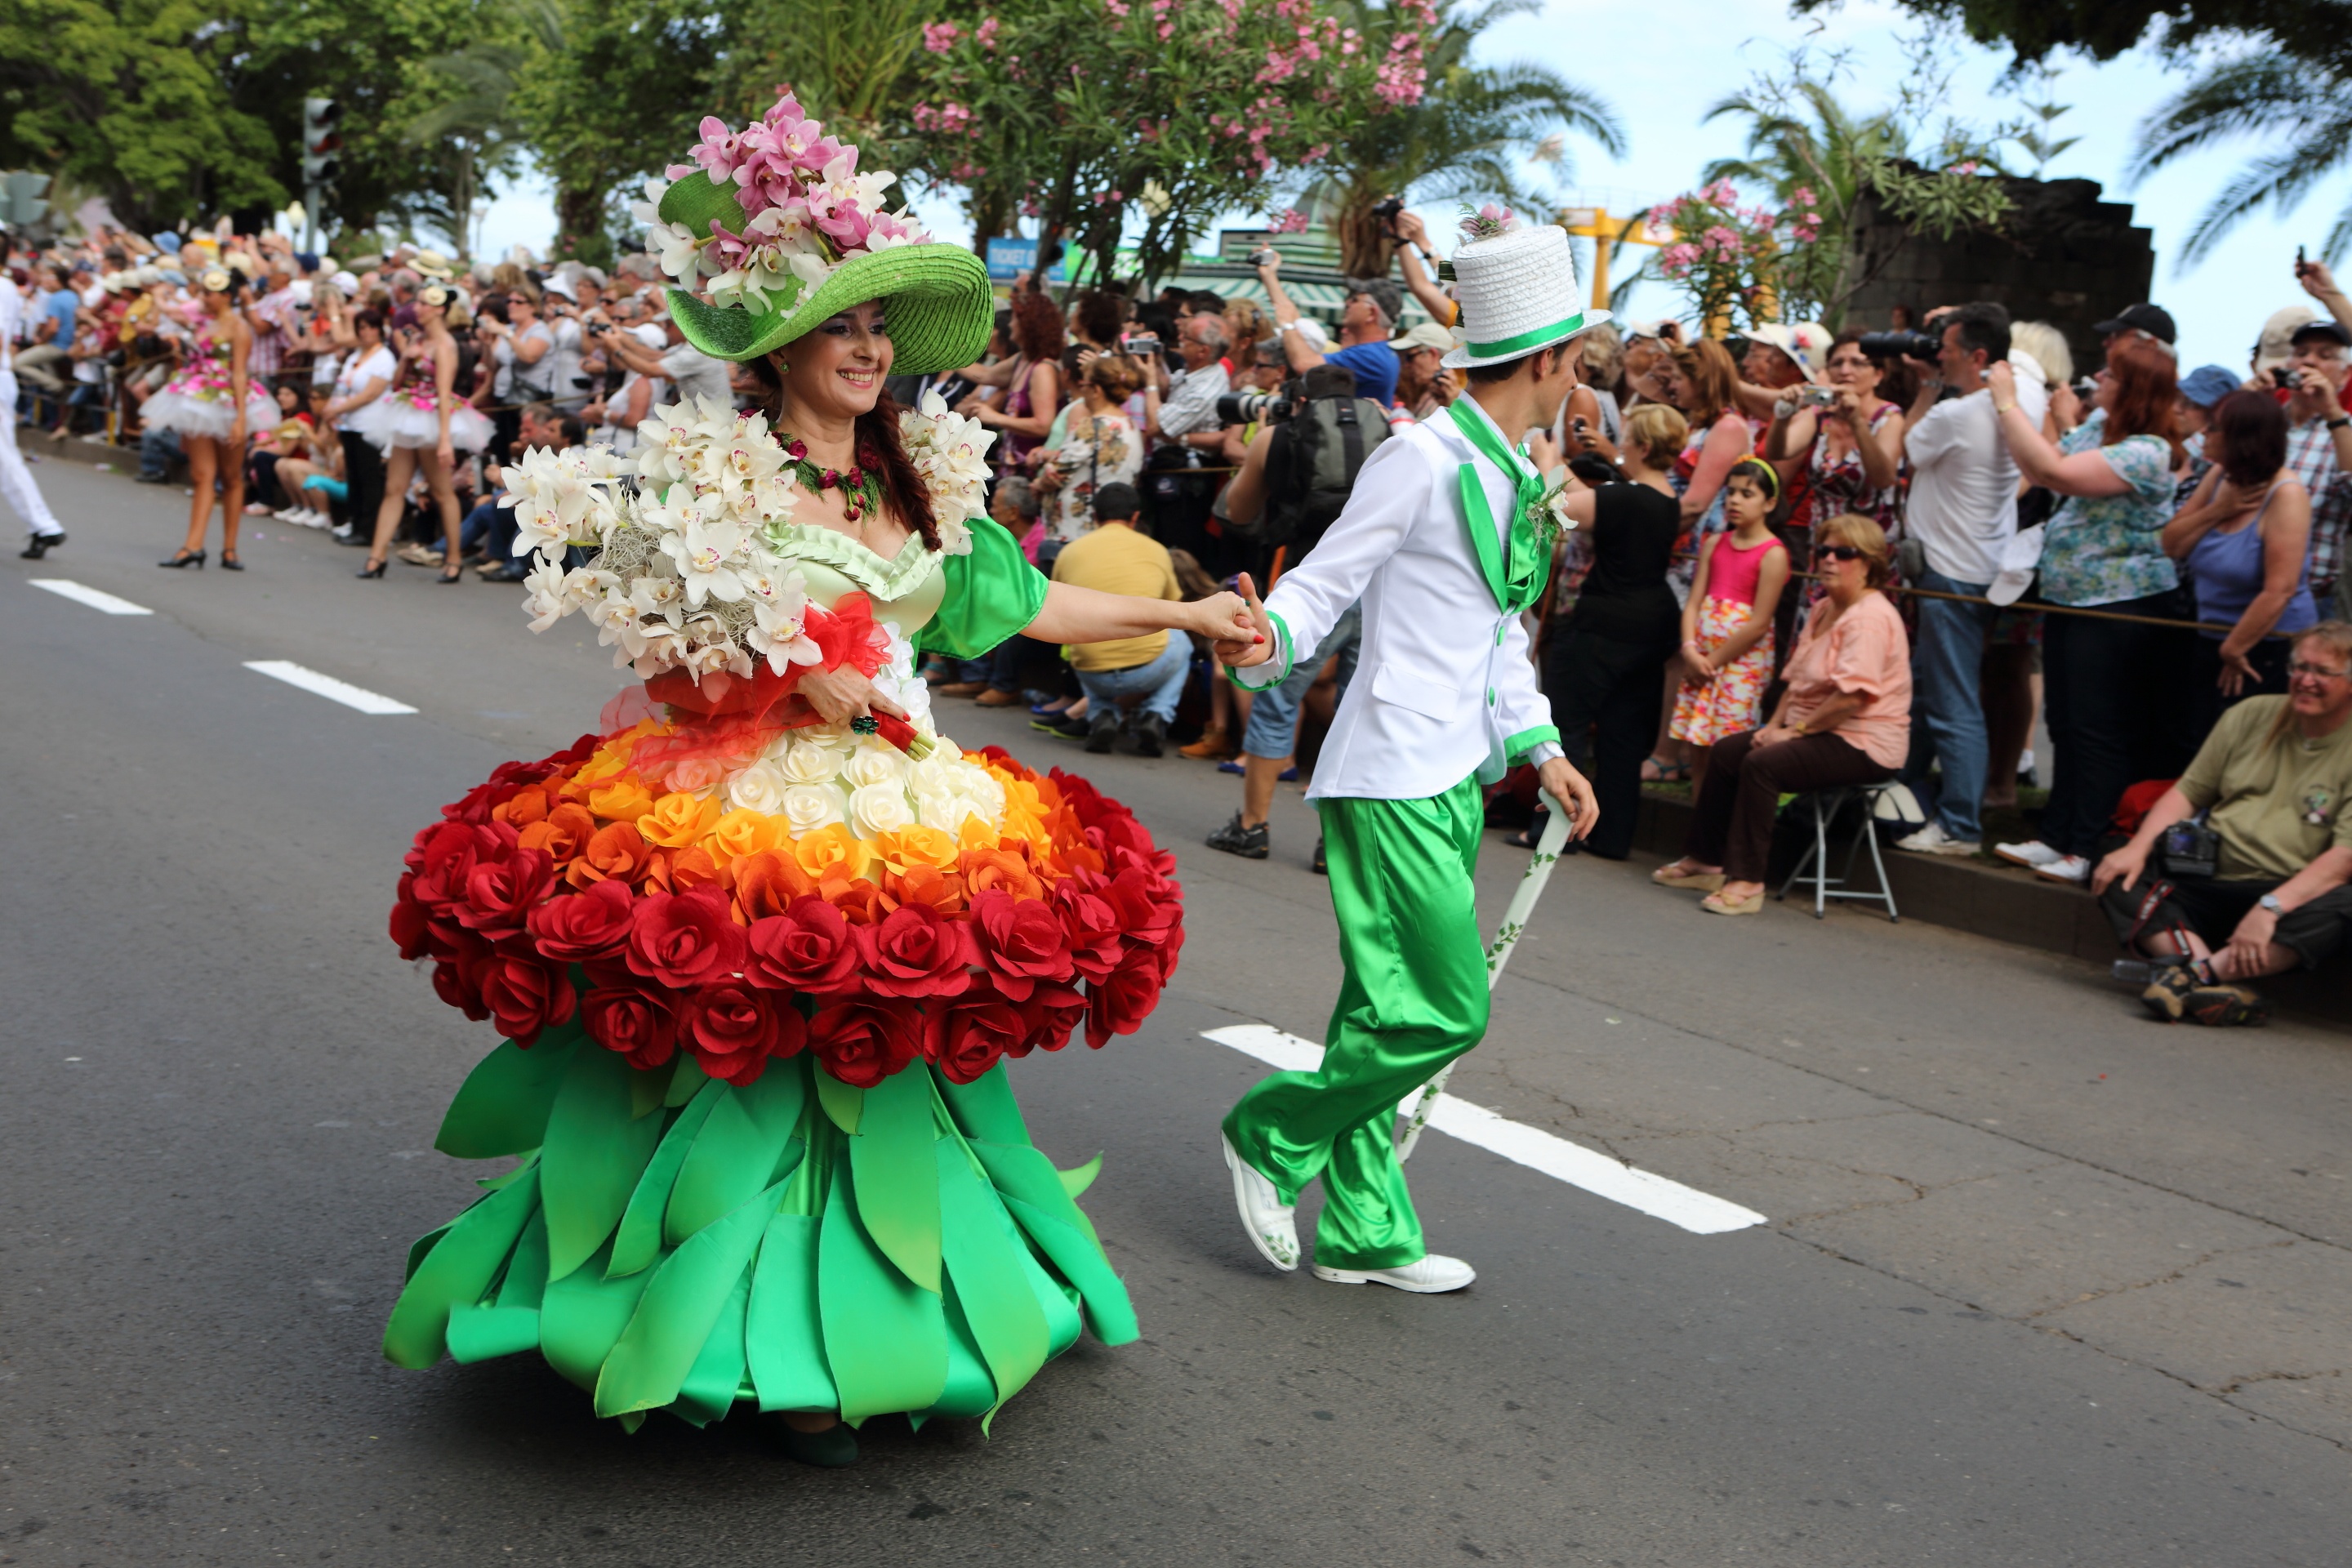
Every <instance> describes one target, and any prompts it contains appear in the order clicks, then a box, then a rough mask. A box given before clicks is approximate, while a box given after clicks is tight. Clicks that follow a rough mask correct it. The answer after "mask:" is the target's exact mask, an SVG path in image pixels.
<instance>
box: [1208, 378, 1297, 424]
mask: <svg viewBox="0 0 2352 1568" xmlns="http://www.w3.org/2000/svg"><path fill="white" fill-rule="evenodd" d="M1300 390H1301V389H1300V387H1299V384H1298V383H1297V382H1296V381H1292V382H1286V383H1285V384H1283V388H1282V390H1281V391H1280V392H1229V393H1227V394H1225V395H1224V396H1223V397H1220V398H1218V399H1217V423H1219V424H1220V425H1255V424H1259V423H1264V424H1268V425H1278V424H1280V423H1282V421H1284V420H1286V419H1287V418H1289V417H1290V416H1292V415H1293V414H1296V413H1297V411H1298V395H1299V392H1300Z"/></svg>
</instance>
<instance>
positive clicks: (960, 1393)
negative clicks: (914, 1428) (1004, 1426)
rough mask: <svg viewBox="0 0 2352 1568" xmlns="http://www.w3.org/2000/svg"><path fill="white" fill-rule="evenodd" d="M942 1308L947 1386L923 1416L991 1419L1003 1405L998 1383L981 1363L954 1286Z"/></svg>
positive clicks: (979, 1354) (976, 1343) (977, 1348)
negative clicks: (945, 1339) (997, 1393)
mask: <svg viewBox="0 0 2352 1568" xmlns="http://www.w3.org/2000/svg"><path fill="white" fill-rule="evenodd" d="M942 1305H943V1307H944V1310H945V1316H946V1320H947V1326H948V1381H947V1386H946V1387H944V1388H942V1389H941V1390H940V1397H939V1403H938V1404H936V1405H932V1406H931V1407H930V1408H929V1410H926V1411H924V1412H923V1414H924V1415H927V1416H928V1415H955V1416H961V1417H964V1418H967V1419H969V1418H970V1417H971V1416H974V1415H982V1416H984V1415H992V1414H993V1413H994V1411H995V1409H996V1407H997V1405H999V1404H1001V1403H1002V1401H1000V1400H999V1399H998V1398H997V1396H996V1382H995V1380H994V1379H993V1378H992V1377H991V1376H990V1375H989V1372H988V1364H987V1363H986V1362H984V1361H982V1359H981V1353H980V1345H979V1343H978V1342H977V1341H975V1340H974V1339H973V1337H972V1331H971V1324H970V1323H969V1322H967V1321H965V1319H964V1313H963V1307H962V1304H961V1299H960V1298H959V1297H958V1296H957V1294H956V1290H955V1287H954V1286H952V1285H950V1286H949V1287H948V1289H947V1293H946V1297H945V1300H944V1301H943V1303H942Z"/></svg>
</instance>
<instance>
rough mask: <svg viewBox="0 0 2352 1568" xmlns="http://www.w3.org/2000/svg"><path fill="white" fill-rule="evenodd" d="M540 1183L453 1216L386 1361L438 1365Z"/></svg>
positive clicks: (518, 1186)
mask: <svg viewBox="0 0 2352 1568" xmlns="http://www.w3.org/2000/svg"><path fill="white" fill-rule="evenodd" d="M599 1054H602V1053H599ZM539 1180H540V1178H539V1173H538V1171H537V1169H536V1168H535V1167H534V1168H533V1170H532V1172H531V1173H530V1175H529V1176H528V1177H526V1178H525V1179H524V1180H522V1181H520V1182H516V1183H514V1184H512V1185H510V1186H506V1187H501V1188H500V1189H499V1190H498V1191H497V1192H495V1193H492V1194H490V1195H489V1196H488V1197H486V1198H484V1199H483V1200H482V1201H481V1202H480V1203H478V1204H476V1205H474V1206H473V1207H472V1208H469V1209H467V1211H466V1212H465V1213H464V1214H463V1215H460V1216H458V1218H457V1223H455V1224H454V1225H452V1226H450V1227H449V1231H448V1234H447V1235H446V1236H444V1237H442V1238H441V1239H440V1241H439V1242H438V1243H436V1245H435V1246H434V1247H433V1249H432V1250H431V1251H430V1252H428V1253H426V1254H425V1257H424V1258H423V1259H422V1260H421V1261H420V1262H419V1263H418V1264H417V1266H416V1272H415V1274H414V1275H413V1276H411V1277H410V1279H409V1281H408V1286H407V1289H404V1290H402V1291H401V1293H400V1300H398V1301H396V1302H394V1304H393V1309H392V1320H391V1321H389V1322H387V1323H386V1324H385V1325H384V1330H383V1353H384V1356H385V1358H386V1359H388V1360H389V1361H391V1362H392V1363H394V1365H396V1366H406V1367H427V1366H431V1365H432V1364H433V1363H436V1362H437V1361H439V1360H440V1359H441V1352H443V1351H444V1350H445V1349H446V1348H447V1346H446V1337H445V1336H446V1333H447V1331H448V1327H449V1310H450V1309H451V1308H452V1307H458V1306H467V1307H470V1306H475V1305H477V1304H478V1303H479V1302H480V1300H481V1299H482V1296H483V1293H484V1292H485V1291H487V1290H488V1289H489V1288H490V1280H491V1279H493V1278H494V1277H496V1275H497V1273H498V1271H499V1265H500V1264H502V1263H504V1262H505V1261H506V1260H507V1254H508V1253H509V1252H511V1251H513V1250H514V1244H515V1238H516V1237H519V1236H520V1235H521V1234H522V1227H523V1225H524V1223H525V1222H526V1221H527V1220H529V1219H530V1215H531V1212H532V1210H533V1209H534V1207H536V1205H537V1204H538V1201H539ZM926 1403H929V1402H928V1401H926Z"/></svg>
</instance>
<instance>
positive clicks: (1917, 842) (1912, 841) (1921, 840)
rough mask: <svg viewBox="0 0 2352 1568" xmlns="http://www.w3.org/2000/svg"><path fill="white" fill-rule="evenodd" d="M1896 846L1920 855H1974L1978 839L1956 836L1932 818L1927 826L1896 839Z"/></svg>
mask: <svg viewBox="0 0 2352 1568" xmlns="http://www.w3.org/2000/svg"><path fill="white" fill-rule="evenodd" d="M1895 847H1896V848H1897V849H1908V850H1910V851H1912V852H1913V853H1914V854H1918V855H1973V854H1975V853H1976V852H1977V841H1976V840H1975V839H1973V838H1955V837H1952V836H1951V835H1950V834H1948V833H1947V832H1945V831H1944V825H1943V824H1942V823H1940V822H1937V821H1935V820H1933V819H1932V818H1931V819H1930V820H1929V821H1928V823H1927V826H1925V827H1923V828H1921V829H1920V830H1919V831H1918V832H1916V833H1914V834H1912V835H1911V836H1910V837H1907V838H1898V839H1896V840H1895Z"/></svg>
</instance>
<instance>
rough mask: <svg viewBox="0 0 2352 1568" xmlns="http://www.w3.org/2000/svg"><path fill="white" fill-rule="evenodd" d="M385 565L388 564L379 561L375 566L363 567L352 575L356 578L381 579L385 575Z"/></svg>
mask: <svg viewBox="0 0 2352 1568" xmlns="http://www.w3.org/2000/svg"><path fill="white" fill-rule="evenodd" d="M385 564H386V563H384V562H382V561H379V562H377V563H375V564H374V565H373V566H362V567H361V568H360V569H359V570H358V571H356V572H354V573H352V576H354V577H381V576H383V569H384V566H385Z"/></svg>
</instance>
